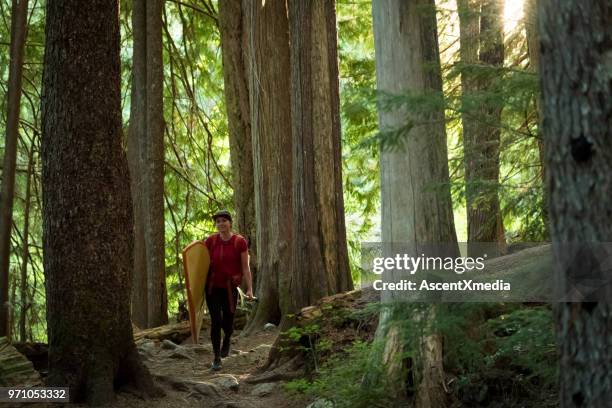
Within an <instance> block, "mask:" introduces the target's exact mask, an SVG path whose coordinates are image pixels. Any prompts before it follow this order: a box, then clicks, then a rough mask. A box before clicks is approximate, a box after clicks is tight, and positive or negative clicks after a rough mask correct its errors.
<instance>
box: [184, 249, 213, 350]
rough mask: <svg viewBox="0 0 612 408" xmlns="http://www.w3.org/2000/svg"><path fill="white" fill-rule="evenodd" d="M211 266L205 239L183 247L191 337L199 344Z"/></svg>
mask: <svg viewBox="0 0 612 408" xmlns="http://www.w3.org/2000/svg"><path fill="white" fill-rule="evenodd" d="M209 267H210V254H209V253H208V248H206V245H204V241H194V242H192V243H191V244H189V245H187V247H185V249H183V270H184V271H185V289H186V290H187V308H188V309H189V324H190V326H191V338H192V339H193V342H194V344H198V338H199V336H200V329H201V328H202V320H203V319H204V311H205V309H206V305H205V302H204V300H205V295H204V285H206V278H207V277H208V269H209Z"/></svg>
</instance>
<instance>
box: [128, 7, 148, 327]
mask: <svg viewBox="0 0 612 408" xmlns="http://www.w3.org/2000/svg"><path fill="white" fill-rule="evenodd" d="M145 14H146V6H145V2H144V1H140V0H134V1H133V8H132V36H133V37H132V38H133V43H134V47H133V49H132V94H131V100H130V125H129V129H128V141H127V143H128V151H127V158H128V164H129V169H130V187H131V195H132V207H133V212H134V273H133V279H132V321H133V322H134V323H135V324H136V325H137V326H138V327H139V328H146V327H149V325H148V312H147V310H148V288H147V253H146V246H145V235H144V222H145V218H144V209H143V198H144V194H145V189H144V185H143V184H144V183H145V181H144V179H146V177H145V172H144V170H143V168H142V164H141V161H144V160H145V159H144V146H142V147H141V144H143V142H144V141H143V139H144V137H142V136H141V135H145V134H146V129H147V128H146V117H145V115H144V112H145V111H146V101H145V97H146V71H147V58H146V56H147V53H146V49H145V46H144V44H146V24H145V21H146V17H145ZM136 44H138V46H137V45H136ZM141 156H142V158H141Z"/></svg>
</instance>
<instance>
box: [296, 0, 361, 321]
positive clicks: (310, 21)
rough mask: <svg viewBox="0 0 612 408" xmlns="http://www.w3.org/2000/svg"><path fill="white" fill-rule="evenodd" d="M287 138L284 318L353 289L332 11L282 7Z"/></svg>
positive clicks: (325, 4) (321, 4) (308, 0)
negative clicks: (286, 38) (285, 11)
mask: <svg viewBox="0 0 612 408" xmlns="http://www.w3.org/2000/svg"><path fill="white" fill-rule="evenodd" d="M288 5H289V26H290V30H289V31H290V44H291V109H292V110H291V119H292V129H291V133H292V136H293V183H292V184H293V217H292V219H293V222H294V229H293V242H294V243H295V245H294V246H293V268H292V271H291V281H290V284H289V292H290V293H291V300H292V311H294V312H295V311H299V310H300V309H301V308H302V307H304V306H308V305H312V304H314V303H315V302H316V301H317V300H319V299H321V298H322V297H324V296H329V295H333V294H335V293H339V292H344V291H347V290H351V289H352V288H353V282H352V278H351V272H350V269H349V265H348V249H347V244H346V227H345V222H344V198H343V196H342V163H341V159H342V158H341V147H340V142H341V139H340V96H339V79H338V50H337V49H338V44H337V37H338V35H337V32H336V10H335V4H334V1H333V0H325V1H320V0H305V1H304V0H289V2H288Z"/></svg>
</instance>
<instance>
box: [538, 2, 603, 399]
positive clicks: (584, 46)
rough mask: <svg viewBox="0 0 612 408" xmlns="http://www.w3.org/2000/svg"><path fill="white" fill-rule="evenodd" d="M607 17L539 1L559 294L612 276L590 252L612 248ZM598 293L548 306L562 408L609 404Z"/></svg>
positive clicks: (582, 5) (589, 5)
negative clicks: (585, 279)
mask: <svg viewBox="0 0 612 408" xmlns="http://www.w3.org/2000/svg"><path fill="white" fill-rule="evenodd" d="M611 10H612V4H611V2H610V1H608V0H592V1H583V0H541V1H540V4H539V9H538V11H539V28H540V42H541V51H542V52H541V56H540V58H541V65H540V67H541V70H540V83H541V89H542V100H541V106H542V114H543V120H542V124H543V127H542V130H543V133H544V148H545V151H546V169H547V171H546V184H547V187H548V190H549V194H550V195H549V209H550V221H551V224H550V227H551V228H550V233H551V238H552V243H553V258H554V259H555V265H554V271H555V282H556V283H557V285H558V286H559V288H560V289H561V291H562V293H567V291H568V290H570V289H571V284H572V281H573V280H574V278H575V277H576V276H585V274H586V275H587V276H589V278H590V279H601V281H602V282H609V278H610V275H609V271H608V269H606V268H605V267H604V266H603V265H607V262H608V260H609V254H607V255H606V258H603V259H600V260H597V259H594V254H593V253H592V252H591V251H590V248H589V244H595V243H606V244H605V245H608V246H609V243H610V242H611V241H612V217H611V215H610V208H612V194H610V185H612V145H610V140H611V139H612V128H611V127H610V117H611V116H612V99H610V78H611V77H610V69H611V59H610V55H612V13H611ZM606 248H607V247H606ZM577 251H582V254H581V256H580V258H578V257H577V256H576V253H577ZM608 252H609V250H608ZM602 262H604V264H603V265H602ZM601 291H602V292H603V293H602V297H600V298H599V299H589V300H592V301H579V300H578V299H574V300H573V302H571V303H570V302H563V303H557V304H556V305H555V318H556V321H557V324H556V325H555V326H556V328H557V341H558V344H559V350H560V359H561V361H560V370H559V372H560V385H561V392H560V398H561V406H562V407H581V408H585V407H604V406H609V405H610V395H612V359H610V350H612V337H610V328H611V327H612V306H611V305H610V301H609V300H610V296H611V295H612V294H611V291H610V289H609V284H608V285H602V288H601Z"/></svg>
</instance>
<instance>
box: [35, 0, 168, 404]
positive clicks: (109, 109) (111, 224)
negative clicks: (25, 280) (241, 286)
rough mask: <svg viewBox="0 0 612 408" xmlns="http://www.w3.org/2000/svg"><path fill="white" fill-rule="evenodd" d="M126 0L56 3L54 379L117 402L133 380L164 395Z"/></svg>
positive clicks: (77, 394)
mask: <svg viewBox="0 0 612 408" xmlns="http://www.w3.org/2000/svg"><path fill="white" fill-rule="evenodd" d="M120 78H121V75H120V56H119V3H118V1H113V0H92V1H90V2H89V3H88V4H87V7H83V4H82V2H80V1H76V0H70V1H57V0H50V1H48V2H47V3H46V28H45V55H44V74H43V89H44V92H43V98H42V112H43V131H42V142H41V158H42V185H43V249H44V254H45V256H44V270H45V289H46V299H47V328H48V339H49V376H48V379H47V385H48V386H64V387H66V386H67V387H70V397H71V399H72V400H73V401H87V402H88V403H89V404H91V405H99V404H105V403H110V402H112V400H113V396H114V389H115V388H117V387H119V386H121V385H128V386H132V387H134V388H135V389H137V390H140V392H142V393H144V394H148V395H159V393H160V392H161V390H160V389H159V388H157V387H155V385H154V384H153V382H152V380H151V377H150V375H149V373H148V370H147V369H146V367H145V366H144V365H143V364H142V363H141V361H140V358H139V355H138V352H137V350H136V346H135V344H134V339H133V335H132V325H131V322H130V292H131V270H132V261H133V259H132V258H133V252H132V251H133V235H132V233H133V216H132V207H131V205H132V203H131V197H130V187H129V174H128V166H127V160H126V156H125V152H124V151H123V149H122V145H121V139H122V137H121V132H122V120H121V94H120Z"/></svg>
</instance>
